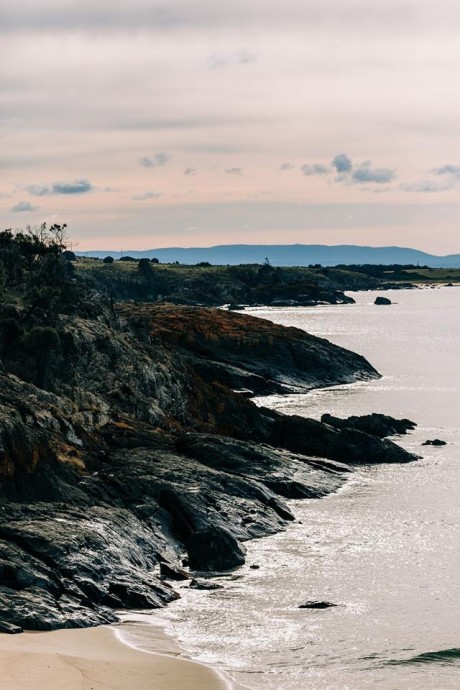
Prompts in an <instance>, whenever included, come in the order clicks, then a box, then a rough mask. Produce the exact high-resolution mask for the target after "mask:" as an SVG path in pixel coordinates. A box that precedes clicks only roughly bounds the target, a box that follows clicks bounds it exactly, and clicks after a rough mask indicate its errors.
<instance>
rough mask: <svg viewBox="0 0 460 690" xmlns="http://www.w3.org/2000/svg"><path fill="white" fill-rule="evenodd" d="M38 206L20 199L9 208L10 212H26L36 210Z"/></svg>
mask: <svg viewBox="0 0 460 690" xmlns="http://www.w3.org/2000/svg"><path fill="white" fill-rule="evenodd" d="M38 208H39V207H38V206H34V205H33V204H31V203H30V202H29V201H20V202H19V203H17V204H15V205H14V206H12V207H11V208H10V213H26V212H27V211H36V210H37V209H38Z"/></svg>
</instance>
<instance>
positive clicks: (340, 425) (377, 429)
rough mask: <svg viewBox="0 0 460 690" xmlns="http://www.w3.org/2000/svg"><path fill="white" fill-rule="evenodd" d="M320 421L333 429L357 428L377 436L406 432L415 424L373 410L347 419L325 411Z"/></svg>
mask: <svg viewBox="0 0 460 690" xmlns="http://www.w3.org/2000/svg"><path fill="white" fill-rule="evenodd" d="M321 421H322V422H323V423H324V424H329V425H330V426H333V427H334V428H335V429H357V430H358V431H364V432H365V433H366V434H370V435H371V436H377V437H378V438H385V437H386V436H394V435H396V434H401V435H402V434H406V433H407V432H408V431H412V430H413V429H415V427H416V426H417V425H416V424H415V422H411V421H410V419H395V418H394V417H390V416H389V415H386V414H378V413H375V412H374V413H373V414H367V415H362V416H360V417H356V416H352V417H348V418H347V419H341V418H340V417H334V416H333V415H331V414H327V413H326V414H323V415H322V417H321Z"/></svg>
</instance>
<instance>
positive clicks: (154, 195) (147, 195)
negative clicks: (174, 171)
mask: <svg viewBox="0 0 460 690" xmlns="http://www.w3.org/2000/svg"><path fill="white" fill-rule="evenodd" d="M160 196H162V194H161V192H142V194H135V195H134V196H132V197H131V199H132V201H147V200H148V199H159V198H160Z"/></svg>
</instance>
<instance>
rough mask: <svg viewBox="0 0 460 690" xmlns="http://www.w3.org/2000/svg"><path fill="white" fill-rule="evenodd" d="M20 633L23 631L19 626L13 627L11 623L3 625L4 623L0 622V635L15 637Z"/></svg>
mask: <svg viewBox="0 0 460 690" xmlns="http://www.w3.org/2000/svg"><path fill="white" fill-rule="evenodd" d="M22 632H24V630H23V629H22V628H21V627H20V626H19V625H13V623H5V622H4V621H0V633H8V634H9V635H16V634H17V633H22Z"/></svg>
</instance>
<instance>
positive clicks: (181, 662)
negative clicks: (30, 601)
mask: <svg viewBox="0 0 460 690" xmlns="http://www.w3.org/2000/svg"><path fill="white" fill-rule="evenodd" d="M160 648H161V647H160ZM0 690H231V687H230V684H229V683H228V682H227V681H226V680H225V679H224V678H223V677H222V676H220V675H219V674H218V673H217V672H216V671H214V670H213V669H211V668H208V667H207V666H204V665H202V664H198V663H196V662H193V661H188V660H187V659H182V658H175V657H174V656H167V655H164V654H161V653H150V652H143V651H140V650H137V649H135V648H133V647H130V646H129V645H127V644H124V643H123V642H122V641H121V640H120V639H119V637H118V635H117V631H116V628H111V627H108V626H107V627H106V626H102V627H98V628H91V629H85V630H58V631H53V632H40V633H22V634H19V635H0Z"/></svg>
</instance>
